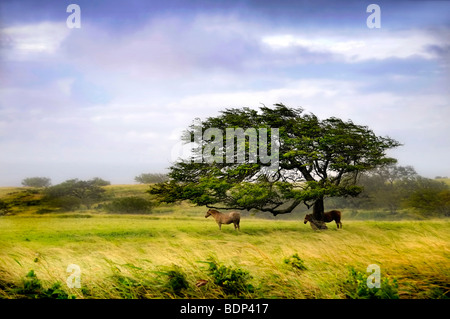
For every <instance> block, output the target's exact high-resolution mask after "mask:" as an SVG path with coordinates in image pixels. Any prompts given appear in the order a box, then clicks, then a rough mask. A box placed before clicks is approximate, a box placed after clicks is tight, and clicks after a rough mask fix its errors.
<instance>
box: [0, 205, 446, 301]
mask: <svg viewBox="0 0 450 319" xmlns="http://www.w3.org/2000/svg"><path fill="white" fill-rule="evenodd" d="M192 215H195V212H194V210H193V211H192ZM90 216H92V217H91V218H77V216H73V217H66V218H57V216H53V215H52V216H39V217H30V216H28V217H26V216H24V217H20V216H12V217H2V218H0V296H1V297H4V298H18V297H20V296H18V295H17V294H15V293H14V291H17V290H14V289H13V288H14V287H16V288H17V287H20V285H21V284H22V282H23V280H24V278H25V277H26V275H27V274H28V273H29V272H30V270H33V271H34V273H35V274H36V276H37V278H39V280H40V281H41V283H42V287H43V289H49V288H51V287H52V286H53V285H54V283H56V282H59V283H62V285H61V287H60V289H62V290H64V291H65V292H66V293H67V295H68V296H75V297H76V298H236V297H245V298H261V297H264V298H348V296H349V295H351V294H349V293H348V291H346V289H347V288H346V286H345V285H343V283H344V282H345V281H346V280H348V276H349V272H348V269H349V267H353V268H354V269H355V270H356V271H360V272H365V270H366V267H367V266H368V265H369V264H378V265H379V266H380V268H381V276H382V277H386V278H387V277H388V278H394V277H395V278H397V282H398V295H399V297H400V298H442V297H448V291H449V284H448V283H449V282H450V280H449V279H450V269H449V257H450V255H449V250H448V243H449V240H450V223H449V222H448V221H446V220H436V221H396V222H379V221H365V222H361V221H347V222H345V220H344V228H343V229H342V230H339V231H337V230H336V229H335V228H334V227H333V226H331V227H330V229H329V230H328V231H322V232H314V231H312V230H311V228H310V227H309V226H308V225H303V223H300V222H298V221H269V220H259V219H255V218H243V220H242V230H241V232H237V231H234V230H233V229H232V227H225V226H224V227H223V229H222V231H219V230H218V228H217V225H216V224H215V223H214V222H213V221H211V220H206V219H205V218H204V217H201V215H199V214H197V217H190V218H186V217H183V215H182V214H174V215H168V214H166V213H163V214H160V215H150V216H145V215H136V216H123V215H109V216H105V215H90ZM294 256H296V257H294ZM209 258H213V259H214V260H215V261H216V262H217V265H218V267H221V266H223V267H225V268H224V269H234V270H237V273H241V274H244V273H248V275H249V276H248V277H246V284H248V285H251V287H253V288H252V289H247V290H245V291H242V292H241V293H237V294H233V293H230V291H227V289H226V288H224V287H225V286H224V285H223V284H220V282H218V281H216V280H215V278H214V275H212V274H211V272H210V271H209V270H208V266H207V264H205V263H204V262H205V261H208V260H210V259H209ZM286 260H288V262H286ZM69 264H77V265H79V266H80V268H81V283H82V287H81V288H78V289H77V288H68V287H67V285H66V284H65V283H66V279H67V277H68V276H69V275H70V274H69V273H67V272H66V269H67V266H68V265H69ZM295 265H297V267H296V266H295ZM300 265H302V267H300ZM223 271H224V272H225V273H226V270H223ZM199 283H201V284H199ZM8 287H9V288H8ZM11 287H12V288H11Z"/></svg>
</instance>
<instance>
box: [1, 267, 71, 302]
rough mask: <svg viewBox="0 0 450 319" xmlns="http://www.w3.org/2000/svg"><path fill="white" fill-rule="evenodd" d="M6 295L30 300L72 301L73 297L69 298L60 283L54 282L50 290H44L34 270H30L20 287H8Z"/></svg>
mask: <svg viewBox="0 0 450 319" xmlns="http://www.w3.org/2000/svg"><path fill="white" fill-rule="evenodd" d="M7 290H8V291H7V292H8V294H12V295H16V297H19V298H30V299H43V298H44V299H49V298H50V299H69V298H71V299H74V298H75V296H69V295H68V294H67V293H66V292H65V291H64V290H63V289H61V283H60V282H56V283H54V284H53V285H52V286H51V287H50V288H48V289H44V288H43V286H42V283H41V281H40V280H39V279H38V277H37V276H36V273H35V272H34V270H33V269H32V270H30V271H29V272H28V273H27V275H26V276H25V279H24V280H23V281H22V286H15V285H9V287H8V289H7Z"/></svg>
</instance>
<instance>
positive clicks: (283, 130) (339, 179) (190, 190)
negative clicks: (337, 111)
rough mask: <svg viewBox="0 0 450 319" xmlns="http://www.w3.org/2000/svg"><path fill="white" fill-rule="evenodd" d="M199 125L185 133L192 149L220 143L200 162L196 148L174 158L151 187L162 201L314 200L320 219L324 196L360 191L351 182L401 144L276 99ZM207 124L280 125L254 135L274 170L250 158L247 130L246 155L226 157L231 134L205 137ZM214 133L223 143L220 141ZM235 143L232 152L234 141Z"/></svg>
mask: <svg viewBox="0 0 450 319" xmlns="http://www.w3.org/2000/svg"><path fill="white" fill-rule="evenodd" d="M196 127H198V124H196V125H195V124H193V125H191V126H190V127H189V128H188V129H187V130H186V132H185V134H184V136H185V137H188V138H187V141H188V142H189V141H190V142H196V143H197V144H195V145H197V151H200V152H203V154H205V151H206V150H208V151H210V150H211V145H212V144H214V145H215V146H219V147H216V148H215V149H214V151H213V152H209V153H208V152H207V153H208V154H212V155H213V158H214V161H211V160H206V161H205V157H204V158H203V159H204V160H203V161H201V162H200V161H198V154H199V152H197V153H196V156H197V158H192V160H178V161H177V162H175V163H174V164H173V165H172V166H171V167H170V168H169V174H168V175H169V177H170V181H169V182H164V183H159V184H157V185H155V186H152V187H151V189H150V190H149V192H150V193H151V194H154V195H156V196H157V197H158V198H159V200H160V201H163V202H176V201H180V200H190V201H191V202H193V203H195V204H197V205H206V206H207V207H211V208H218V209H220V208H234V209H246V210H251V209H256V210H259V211H266V212H270V213H272V214H273V215H277V214H285V213H290V212H292V211H293V209H294V208H295V207H297V206H298V205H299V204H301V203H304V204H305V205H307V206H308V208H309V207H311V206H313V207H314V209H313V215H314V217H315V218H317V219H318V220H321V218H322V214H323V210H324V209H323V199H324V198H325V197H335V196H357V195H358V194H359V193H360V192H361V191H362V188H361V187H360V186H357V185H356V181H357V179H358V177H359V175H360V174H361V173H362V172H365V171H369V170H372V169H374V168H376V167H383V166H387V165H389V164H392V163H395V162H396V160H395V159H394V158H391V157H388V156H387V155H386V151H387V150H389V149H391V148H394V147H397V146H399V145H401V144H400V143H399V142H397V141H396V140H394V139H392V138H390V137H382V136H377V135H376V134H375V133H374V132H373V131H372V130H371V129H369V128H368V127H367V126H362V125H357V124H355V123H353V122H352V121H351V120H347V121H343V120H341V119H339V118H335V117H330V118H327V119H324V120H320V119H319V118H318V117H317V116H316V115H314V114H312V113H311V114H307V113H305V112H304V110H303V109H302V108H290V107H287V106H285V105H283V104H275V105H274V107H273V108H269V107H266V106H263V107H261V108H260V110H259V111H257V110H253V109H250V108H241V109H238V108H231V109H226V110H225V111H222V112H221V115H219V116H216V117H209V118H207V119H206V120H204V121H202V122H201V130H200V132H197V131H196V130H198V128H196ZM211 128H215V129H219V130H221V131H223V132H225V131H226V130H227V129H230V128H234V129H237V128H241V129H243V130H245V131H246V132H250V133H251V132H253V131H247V129H251V128H265V129H267V132H268V134H269V136H271V137H273V136H274V132H275V130H274V129H277V131H276V133H277V135H278V140H275V141H274V140H273V139H272V138H270V139H268V140H267V141H268V142H267V145H263V144H262V143H261V139H259V140H257V142H258V144H257V148H258V151H261V149H262V148H266V150H267V149H268V150H271V151H272V153H271V154H270V156H272V158H273V157H276V158H277V160H278V161H277V167H276V169H269V166H270V165H271V164H272V163H267V161H261V160H260V159H257V160H256V161H255V159H254V158H252V156H250V153H251V148H252V145H251V143H250V142H251V140H252V136H251V135H252V134H250V133H248V134H246V135H247V136H246V138H245V140H244V141H242V140H241V142H243V143H244V144H245V149H246V150H247V151H248V153H249V154H248V155H246V156H245V158H244V160H243V161H237V162H236V161H233V162H230V161H227V160H225V159H228V158H227V151H228V150H227V149H225V147H220V146H222V145H223V144H226V142H229V141H230V139H229V137H228V138H227V137H226V136H224V135H222V136H221V134H215V138H214V139H212V136H209V135H208V136H207V138H205V135H206V134H205V132H207V130H208V129H211ZM260 134H261V133H260ZM196 135H197V137H198V136H199V135H200V136H202V137H203V138H202V140H201V141H200V142H199V141H196V140H195V136H196ZM218 138H219V139H220V138H221V139H223V143H218V141H217V139H218ZM255 140H256V139H255ZM274 143H275V144H274ZM241 144H242V143H241ZM233 147H234V148H233V151H234V154H235V157H236V156H237V151H238V149H239V140H238V142H237V143H234V144H233ZM253 147H254V146H253ZM228 156H229V154H228ZM217 159H223V160H217ZM272 168H273V167H272Z"/></svg>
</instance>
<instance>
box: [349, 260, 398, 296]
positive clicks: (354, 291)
mask: <svg viewBox="0 0 450 319" xmlns="http://www.w3.org/2000/svg"><path fill="white" fill-rule="evenodd" d="M368 277H369V274H368V273H364V272H360V271H357V270H355V269H354V268H353V267H350V268H349V274H348V278H347V280H345V281H344V284H343V288H344V292H345V294H346V296H347V297H348V298H351V299H398V298H399V295H398V283H397V278H394V279H393V280H392V282H391V281H390V280H389V278H387V277H382V278H381V283H380V288H369V287H368V286H367V278H368Z"/></svg>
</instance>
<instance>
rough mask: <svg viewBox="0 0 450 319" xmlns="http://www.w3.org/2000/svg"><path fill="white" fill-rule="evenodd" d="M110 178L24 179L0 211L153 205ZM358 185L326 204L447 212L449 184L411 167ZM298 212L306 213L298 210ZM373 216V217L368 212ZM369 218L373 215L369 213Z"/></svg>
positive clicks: (380, 172)
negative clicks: (119, 191)
mask: <svg viewBox="0 0 450 319" xmlns="http://www.w3.org/2000/svg"><path fill="white" fill-rule="evenodd" d="M135 180H136V181H137V182H139V183H142V184H152V183H157V182H164V181H167V180H168V178H167V175H164V174H159V173H156V174H153V173H145V174H141V175H139V176H136V177H135ZM110 184H111V183H110V182H109V181H105V180H103V179H101V178H98V177H95V178H92V179H90V180H79V179H70V180H66V181H64V182H62V183H60V184H57V185H53V186H52V185H51V180H50V179H49V178H46V177H31V178H26V179H24V180H23V181H22V185H23V186H26V187H27V188H25V189H22V190H18V191H15V192H12V193H9V194H7V195H6V196H2V198H0V215H7V214H14V213H17V212H26V211H30V212H36V213H39V214H42V213H51V212H68V211H76V210H90V209H95V210H98V211H103V212H109V213H124V214H127V213H150V212H151V211H152V208H153V207H154V204H153V202H152V199H151V197H150V196H149V195H148V193H146V192H142V193H133V192H129V193H127V194H126V195H125V196H119V197H116V196H115V195H114V193H112V192H111V191H110V192H107V191H106V188H105V186H108V185H110ZM358 185H361V186H363V187H364V191H363V192H362V193H361V194H360V195H359V196H358V197H354V198H352V197H346V198H329V199H327V201H326V204H325V206H326V207H327V208H329V209H332V208H339V209H344V210H345V211H346V216H347V217H355V216H356V215H358V214H359V215H361V216H363V215H362V214H367V212H372V213H373V212H376V214H377V217H379V218H385V217H392V218H399V219H400V218H403V217H404V215H405V212H406V213H407V214H409V215H410V217H411V216H412V217H417V216H418V217H422V218H433V217H449V216H450V186H449V185H448V184H446V183H444V182H442V181H439V180H437V179H429V178H425V177H422V176H420V175H418V174H417V172H416V171H415V170H414V168H413V167H411V166H397V165H391V166H388V167H384V168H380V169H377V170H374V171H371V172H370V173H366V174H364V175H362V176H360V178H359V181H358ZM300 213H302V214H303V213H304V211H303V210H302V211H301V212H300ZM369 217H371V216H369ZM372 217H373V216H372Z"/></svg>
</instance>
